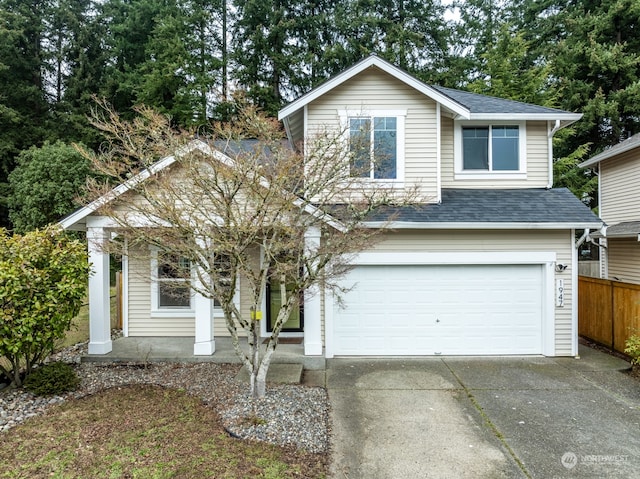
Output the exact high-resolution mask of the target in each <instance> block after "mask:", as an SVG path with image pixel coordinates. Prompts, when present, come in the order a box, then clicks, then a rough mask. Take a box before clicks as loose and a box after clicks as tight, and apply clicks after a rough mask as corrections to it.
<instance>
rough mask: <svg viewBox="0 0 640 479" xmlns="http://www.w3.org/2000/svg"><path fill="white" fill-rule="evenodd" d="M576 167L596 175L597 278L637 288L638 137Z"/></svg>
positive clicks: (639, 256)
mask: <svg viewBox="0 0 640 479" xmlns="http://www.w3.org/2000/svg"><path fill="white" fill-rule="evenodd" d="M580 166H581V167H582V168H593V169H594V170H596V171H597V174H598V208H599V213H600V218H602V220H603V221H604V223H605V226H604V227H603V228H602V231H600V232H596V233H595V234H594V235H593V237H594V238H596V239H599V241H600V244H601V245H602V246H603V247H602V248H600V277H601V278H604V279H613V280H616V281H623V282H626V283H635V284H640V242H639V240H640V188H638V185H639V184H640V134H636V135H634V136H632V137H631V138H628V139H627V140H625V141H623V142H621V143H618V144H617V145H614V146H612V147H611V148H608V149H607V150H605V151H603V152H602V153H600V154H598V155H595V156H593V157H592V158H590V159H589V160H587V161H585V162H584V163H581V164H580Z"/></svg>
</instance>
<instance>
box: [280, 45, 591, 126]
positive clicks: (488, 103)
mask: <svg viewBox="0 0 640 479" xmlns="http://www.w3.org/2000/svg"><path fill="white" fill-rule="evenodd" d="M371 67H377V68H379V69H381V70H382V71H384V72H386V73H388V74H389V75H391V76H392V77H394V78H396V79H398V80H400V81H401V82H403V83H405V84H407V85H409V86H410V87H413V88H414V89H416V90H417V91H419V92H420V93H422V94H424V95H425V96H427V97H429V98H431V99H432V100H435V101H436V102H438V103H440V104H441V105H442V106H444V107H445V108H446V109H448V110H450V111H451V112H453V113H454V114H455V118H456V119H462V120H494V119H503V120H504V119H514V120H557V121H558V122H559V125H560V126H561V127H565V126H567V125H569V124H571V123H573V122H575V121H577V120H579V119H580V118H582V114H580V113H572V112H569V111H564V110H557V109H555V108H547V107H543V106H538V105H532V104H528V103H522V102H517V101H513V100H505V99H502V98H496V97H491V96H487V95H480V94H477V93H470V92H465V91H461V90H454V89H452V88H444V87H440V86H436V85H427V84H426V83H423V82H421V81H420V80H418V79H417V78H415V77H414V76H413V75H411V74H409V73H407V72H406V71H404V70H402V69H400V68H398V67H396V66H395V65H392V64H391V63H389V62H388V61H386V60H383V59H382V58H380V57H379V56H377V55H375V54H372V55H370V56H369V57H367V58H365V59H363V60H361V61H359V62H358V63H356V64H355V65H353V66H352V67H350V68H348V69H346V70H344V71H343V72H342V73H339V74H338V75H336V76H334V77H332V78H330V79H329V80H327V81H325V82H324V83H322V84H321V85H319V86H318V87H316V88H314V89H313V90H311V91H310V92H308V93H306V94H305V95H302V96H301V97H300V98H298V99H296V100H294V101H293V102H291V103H289V104H288V105H287V106H285V107H284V108H282V109H281V110H280V111H279V112H278V119H279V120H284V121H285V124H286V122H287V121H288V118H289V117H290V116H291V115H293V114H294V113H296V112H297V111H299V110H300V109H301V108H303V107H304V106H305V105H308V104H309V103H311V102H312V101H313V100H315V99H317V98H319V97H321V96H322V95H324V94H326V93H328V92H329V91H331V90H332V89H334V88H336V87H337V86H339V85H341V84H342V83H344V82H346V81H347V80H349V79H351V78H353V77H354V76H356V75H358V74H359V73H361V72H362V71H364V70H366V69H367V68H371Z"/></svg>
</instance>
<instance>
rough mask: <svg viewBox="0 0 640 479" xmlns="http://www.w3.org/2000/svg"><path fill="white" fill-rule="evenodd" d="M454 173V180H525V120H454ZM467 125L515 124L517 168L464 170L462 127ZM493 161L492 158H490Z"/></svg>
mask: <svg viewBox="0 0 640 479" xmlns="http://www.w3.org/2000/svg"><path fill="white" fill-rule="evenodd" d="M453 125H454V126H453V128H454V129H453V141H454V153H453V156H454V173H455V179H456V180H493V179H495V180H526V179H527V122H526V121H498V120H493V121H481V120H472V121H465V120H456V121H454V123H453ZM467 126H484V127H489V126H517V127H518V147H519V150H518V155H519V158H518V160H519V165H518V166H519V169H518V170H513V171H485V170H465V169H464V168H463V162H462V160H463V158H462V128H463V127H467ZM491 161H493V160H491Z"/></svg>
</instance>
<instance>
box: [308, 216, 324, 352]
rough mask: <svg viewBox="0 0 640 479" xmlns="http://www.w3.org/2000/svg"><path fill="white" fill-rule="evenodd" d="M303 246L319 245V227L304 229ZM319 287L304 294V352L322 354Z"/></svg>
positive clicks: (315, 246)
mask: <svg viewBox="0 0 640 479" xmlns="http://www.w3.org/2000/svg"><path fill="white" fill-rule="evenodd" d="M304 238H305V248H307V249H309V250H316V249H317V248H318V247H319V246H320V228H318V227H317V226H312V227H310V228H308V229H307V231H305V234H304ZM320 311H321V310H320V288H319V287H318V286H317V285H314V286H312V287H311V288H308V289H307V290H306V291H305V294H304V354H305V356H320V355H322V328H321V321H322V316H321V314H320Z"/></svg>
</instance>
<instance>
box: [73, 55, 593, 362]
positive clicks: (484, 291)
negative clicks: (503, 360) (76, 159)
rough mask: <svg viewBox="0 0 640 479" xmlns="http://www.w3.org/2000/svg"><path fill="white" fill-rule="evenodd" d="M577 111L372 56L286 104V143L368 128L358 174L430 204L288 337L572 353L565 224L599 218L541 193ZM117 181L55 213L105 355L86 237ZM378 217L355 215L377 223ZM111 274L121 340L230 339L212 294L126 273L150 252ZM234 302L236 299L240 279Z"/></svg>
mask: <svg viewBox="0 0 640 479" xmlns="http://www.w3.org/2000/svg"><path fill="white" fill-rule="evenodd" d="M580 117H581V115H580V114H576V113H570V112H566V111H561V110H555V109H550V108H544V107H540V106H536V105H529V104H524V103H519V102H514V101H509V100H502V99H498V98H492V97H487V96H483V95H477V94H472V93H467V92H462V91H457V90H451V89H447V88H441V87H436V86H429V85H426V84H424V83H422V82H420V81H419V80H417V79H416V78H414V77H412V76H411V75H409V74H407V73H406V72H404V71H402V70H400V69H398V68H396V67H395V66H393V65H391V64H389V63H387V62H386V61H384V60H382V59H380V58H379V57H377V56H371V57H368V58H366V59H365V60H363V61H361V62H359V63H357V64H356V65H354V66H353V67H351V68H350V69H348V70H346V71H344V72H343V73H341V74H339V75H337V76H336V77H334V78H331V79H330V80H328V81H327V82H325V83H324V84H322V85H321V86H319V87H317V88H316V89H314V90H312V91H311V92H309V93H308V94H306V95H304V96H302V97H301V98H299V99H298V100H296V101H294V102H292V103H291V104H289V105H288V106H286V107H285V108H283V109H282V110H281V111H280V114H279V118H280V119H281V120H282V121H283V122H284V126H285V129H286V132H287V135H288V138H289V140H290V142H291V144H292V145H295V147H296V148H300V149H303V148H304V139H305V138H308V137H310V136H311V135H313V133H314V132H316V131H320V130H322V129H323V128H326V127H334V128H338V127H340V126H342V127H344V128H345V131H346V132H347V133H346V134H347V135H349V136H350V137H351V140H352V141H353V140H354V139H356V138H357V139H358V140H360V141H362V139H363V137H362V135H363V131H367V132H369V133H367V135H368V136H369V138H368V141H370V142H371V144H377V145H382V148H383V149H384V151H385V153H386V155H385V160H384V161H383V164H382V166H380V167H378V168H373V167H372V168H371V169H368V168H366V165H367V161H368V160H366V159H365V160H364V161H363V159H362V157H361V156H359V157H358V161H360V163H361V164H360V166H362V165H364V166H365V171H364V172H363V171H359V172H358V174H359V175H361V176H363V177H367V178H368V179H369V180H368V181H370V182H371V184H372V185H376V184H378V185H382V186H384V185H387V184H389V183H392V184H393V185H394V186H395V187H398V188H403V187H411V186H413V185H416V184H418V185H419V186H420V188H421V190H422V194H423V197H424V198H427V199H428V201H427V202H426V203H424V204H421V205H418V206H417V207H404V208H398V209H397V211H396V216H395V217H394V222H393V224H392V225H391V226H392V228H389V230H388V232H386V233H384V234H383V236H382V239H381V241H380V242H378V243H376V244H375V246H373V247H372V248H371V249H370V250H369V251H364V252H362V253H361V254H360V255H358V256H357V258H356V259H355V260H354V268H353V269H352V270H351V271H350V273H349V274H348V275H347V276H346V277H345V278H344V280H343V282H344V284H345V285H346V286H352V285H355V287H354V288H353V289H352V290H351V291H350V292H348V293H347V294H346V295H345V296H344V298H343V299H344V307H343V308H341V307H338V304H337V302H336V301H335V298H334V297H333V295H332V294H331V293H326V294H324V295H321V296H319V297H314V298H313V299H312V300H311V301H310V302H307V304H305V305H304V317H302V316H298V317H296V318H293V321H292V323H291V324H289V325H288V326H289V327H288V328H287V333H286V335H292V336H301V337H303V338H304V350H305V354H307V355H324V356H326V357H333V356H348V355H357V356H385V355H393V356H398V355H411V356H414V355H440V354H442V355H446V354H460V355H471V354H473V355H479V354H481V355H496V354H536V355H537V354H542V355H546V356H571V355H576V354H577V352H578V349H577V312H576V304H577V303H576V294H577V252H576V233H579V234H582V233H583V232H584V230H587V231H588V230H590V229H591V230H593V229H598V228H600V227H601V225H602V222H601V221H600V220H599V219H598V218H597V217H596V216H595V215H594V214H593V213H591V211H589V209H588V208H587V207H586V206H585V205H584V204H583V203H582V202H581V201H579V200H578V199H577V198H575V197H574V196H573V195H572V194H571V193H570V192H569V191H568V190H566V189H553V188H552V183H553V178H552V138H553V135H554V134H555V133H556V131H558V130H559V129H560V128H563V127H565V126H567V125H568V124H570V123H573V122H575V121H577V120H578V119H580ZM370 125H373V128H370V129H369V128H368V126H370ZM363 126H365V127H367V128H363ZM365 139H366V138H365ZM195 147H203V146H202V145H201V146H198V145H197V144H196V145H195ZM173 161H174V160H173V157H171V158H167V159H164V160H161V161H160V162H159V163H158V164H157V165H158V166H157V168H156V170H157V169H160V168H165V167H170V164H171V162H173ZM371 164H373V162H371ZM148 174H153V172H149V173H148ZM119 188H120V189H119V190H118V189H117V188H116V190H114V192H113V194H112V195H110V196H108V197H105V198H102V199H100V200H97V201H96V202H94V203H92V204H90V205H88V206H86V207H85V208H83V209H81V210H78V211H77V212H75V213H74V214H72V215H70V216H69V217H67V218H65V219H64V220H62V221H61V224H62V225H63V227H65V228H69V229H79V230H86V231H87V235H88V237H89V239H90V241H89V249H90V255H91V261H92V263H93V265H94V269H95V270H96V274H94V275H93V276H92V277H91V279H90V282H91V284H90V291H91V292H92V293H91V296H90V303H91V305H90V310H91V311H90V312H91V316H90V318H91V319H90V322H91V340H90V343H89V350H90V353H92V354H105V353H108V352H109V351H110V350H111V341H110V338H109V326H108V325H109V315H108V309H109V301H108V271H109V265H108V261H109V260H108V255H106V254H105V253H104V252H102V251H101V249H100V248H99V247H98V246H95V245H96V244H99V243H100V242H101V241H107V240H108V238H109V234H110V228H111V227H113V223H112V222H110V221H109V219H108V218H104V217H101V216H99V207H100V206H101V204H104V202H105V201H111V200H112V199H113V198H115V197H116V196H118V195H120V194H122V193H123V192H124V191H125V189H126V186H125V185H121V186H120V187H119ZM380 220H381V221H379V222H378V221H377V220H376V218H371V221H370V222H369V223H368V224H367V226H369V227H378V226H381V225H384V226H385V227H389V225H388V224H385V221H384V218H380ZM147 256H148V255H142V256H140V257H144V258H146V257H147ZM123 269H124V271H123V277H124V286H123V288H124V298H125V299H124V334H125V335H128V336H190V337H194V338H195V339H194V354H213V353H214V350H215V338H216V337H220V336H228V332H227V330H226V327H225V324H224V320H223V318H221V317H220V315H219V313H218V311H217V309H216V308H215V305H214V304H212V302H211V301H208V300H205V299H204V298H200V297H198V296H197V295H196V297H195V298H194V299H193V300H192V301H191V303H190V304H189V305H184V306H185V307H183V308H182V309H179V308H175V307H172V306H171V304H170V303H171V300H170V299H168V300H167V299H166V298H163V297H162V288H161V286H162V285H161V284H160V285H159V284H158V283H159V281H140V280H138V279H136V277H140V276H141V275H140V274H134V273H136V272H137V273H139V272H142V273H143V275H144V274H146V275H147V277H148V273H145V272H148V271H151V272H152V276H153V275H154V274H155V273H154V272H155V271H158V264H157V263H154V257H153V256H152V258H151V264H149V260H144V261H142V260H140V259H139V258H138V257H137V256H136V254H135V251H130V252H129V256H128V257H126V258H124V261H123ZM266 297H267V301H268V302H269V303H271V301H274V302H275V301H277V297H278V295H277V294H275V295H269V294H267V295H266ZM271 297H273V300H271V299H270V298H271ZM238 302H239V304H240V307H241V309H243V310H246V306H245V303H244V293H243V290H242V285H240V288H239V291H238ZM270 307H271V304H265V310H266V311H268V310H269V309H270ZM246 312H247V314H249V313H248V311H246ZM263 323H268V321H266V322H263ZM267 330H268V325H267V324H263V325H262V334H263V335H265V336H266V335H267V334H268V331H267Z"/></svg>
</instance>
